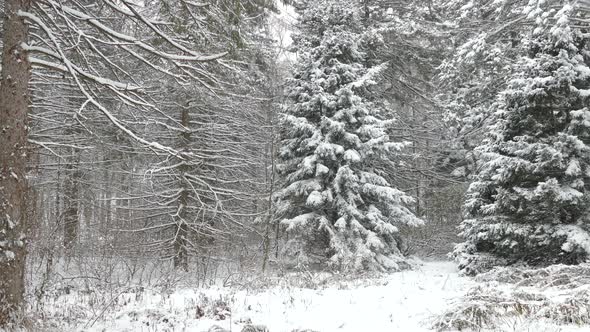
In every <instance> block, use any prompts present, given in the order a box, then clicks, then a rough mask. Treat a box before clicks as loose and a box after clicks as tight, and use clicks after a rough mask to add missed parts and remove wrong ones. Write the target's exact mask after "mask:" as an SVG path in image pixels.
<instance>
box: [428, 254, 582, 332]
mask: <svg viewBox="0 0 590 332" xmlns="http://www.w3.org/2000/svg"><path fill="white" fill-rule="evenodd" d="M476 280H477V281H479V282H481V285H479V286H477V287H475V288H473V289H471V290H470V291H469V292H467V293H466V294H465V295H464V296H463V297H462V298H461V299H460V300H459V301H458V302H456V303H455V304H454V305H453V306H452V307H451V308H450V309H449V310H448V311H447V312H445V313H444V314H443V315H441V316H440V317H438V318H437V319H436V321H435V323H434V328H435V329H436V330H438V331H449V330H452V331H456V330H460V331H462V330H476V331H477V330H482V329H489V330H495V329H496V330H497V329H498V328H499V325H500V324H502V322H503V321H504V320H507V319H513V318H519V319H525V320H531V321H533V320H549V321H551V322H553V323H555V324H564V325H565V324H575V325H580V326H585V325H589V326H590V265H580V266H565V265H555V266H550V267H546V268H542V269H530V268H514V267H508V268H505V267H504V268H497V269H494V270H492V271H490V272H488V273H485V274H482V275H480V276H478V277H477V278H476Z"/></svg>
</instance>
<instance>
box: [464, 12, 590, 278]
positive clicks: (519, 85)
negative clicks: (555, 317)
mask: <svg viewBox="0 0 590 332" xmlns="http://www.w3.org/2000/svg"><path fill="white" fill-rule="evenodd" d="M553 8H555V6H553ZM558 9H559V8H557V9H552V10H550V9H547V10H543V9H542V7H540V6H538V5H535V6H531V7H530V8H528V10H527V13H528V16H529V18H531V19H533V20H534V21H536V22H538V23H539V25H538V26H537V27H536V28H534V32H532V33H531V34H530V35H529V37H528V38H527V39H526V40H525V41H524V43H525V44H526V49H527V50H528V54H527V55H526V56H523V57H522V58H521V59H520V61H518V62H517V63H516V65H515V67H514V71H513V74H512V78H511V80H510V82H509V84H508V87H507V89H506V90H505V91H504V92H503V93H502V94H501V95H500V101H499V102H498V110H497V113H496V115H495V116H496V121H497V122H496V124H495V125H494V126H492V128H491V132H490V134H489V135H488V137H487V140H486V141H485V142H484V143H483V145H482V146H480V147H479V148H478V152H479V153H480V156H481V158H482V159H481V165H480V167H479V169H478V173H477V176H476V178H475V181H474V182H473V183H472V184H471V186H470V188H469V190H468V192H467V201H466V204H465V207H466V217H467V218H466V220H464V221H463V223H462V235H463V236H464V237H465V239H466V241H465V242H464V243H462V244H460V245H458V246H457V247H456V249H455V252H454V255H455V256H456V257H457V258H458V260H459V264H460V267H461V268H462V269H463V270H464V271H465V272H467V273H477V272H479V271H481V270H483V269H485V268H487V267H489V266H490V265H505V264H513V263H516V262H525V263H528V264H533V265H542V264H551V263H566V264H576V263H580V262H582V261H584V260H586V259H587V257H588V253H589V252H590V235H589V234H588V230H590V227H588V226H590V224H589V220H588V195H587V193H586V189H585V188H587V185H586V183H587V181H588V177H589V175H590V167H589V166H590V149H589V147H588V145H587V143H589V142H590V110H589V106H590V100H589V98H590V68H589V66H588V64H589V63H590V62H589V60H590V57H589V55H590V54H589V53H588V49H587V46H586V43H587V40H586V39H585V37H584V36H583V35H582V33H581V32H580V31H579V29H578V28H576V27H574V24H571V22H576V21H575V20H576V17H577V16H576V13H579V12H577V11H576V8H575V7H573V6H571V5H565V6H563V8H561V9H560V10H558Z"/></svg>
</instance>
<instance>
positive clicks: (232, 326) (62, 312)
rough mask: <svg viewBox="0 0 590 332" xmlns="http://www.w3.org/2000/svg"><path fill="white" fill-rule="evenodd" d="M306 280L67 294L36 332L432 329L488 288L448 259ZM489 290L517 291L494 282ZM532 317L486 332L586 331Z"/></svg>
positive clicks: (501, 321)
mask: <svg viewBox="0 0 590 332" xmlns="http://www.w3.org/2000/svg"><path fill="white" fill-rule="evenodd" d="M305 278H307V282H308V286H301V285H300V284H301V282H290V281H289V280H288V278H287V277H284V276H283V277H282V279H277V280H278V281H277V280H275V282H273V283H272V286H268V285H267V286H257V287H250V286H248V285H244V284H241V285H240V284H239V283H234V284H232V285H228V280H225V284H226V285H225V287H224V286H223V285H221V284H220V285H218V286H215V285H213V286H207V287H192V288H191V287H186V286H181V287H174V288H173V289H170V290H167V291H165V292H163V291H162V290H161V289H150V288H141V289H129V288H125V289H122V290H121V291H119V292H114V293H112V294H110V295H106V293H100V292H91V293H83V292H76V291H72V292H70V293H69V294H62V295H59V296H54V297H51V299H47V300H45V301H44V303H43V305H42V307H39V308H38V313H37V314H38V315H39V317H38V318H39V319H40V320H41V321H43V322H44V323H43V324H42V325H43V326H41V325H39V326H38V330H40V331H196V332H199V331H207V330H208V329H210V328H211V327H212V326H214V325H217V326H220V327H222V328H225V329H227V330H230V331H238V332H239V331H241V329H242V328H243V326H244V325H245V324H247V323H251V324H261V325H265V326H266V327H267V328H268V330H269V331H271V332H291V331H319V332H331V331H338V332H362V331H371V332H378V331H383V332H385V331H388V332H391V331H432V330H437V329H438V328H437V322H438V321H439V320H440V319H441V317H442V316H444V314H445V313H447V314H448V313H449V310H450V311H451V314H452V311H453V310H454V309H453V308H455V307H457V305H458V304H461V303H462V301H463V300H462V298H463V296H465V295H466V294H467V293H468V292H469V291H470V290H471V292H473V290H474V289H475V290H476V292H477V289H486V288H485V287H483V288H482V287H481V286H482V285H483V284H482V281H477V280H476V279H474V278H470V277H464V276H460V275H459V273H458V271H457V268H456V265H455V263H453V262H446V261H434V262H419V263H417V264H416V266H415V268H414V269H413V270H407V271H402V272H396V273H391V274H387V275H380V276H372V277H366V278H345V277H343V278H341V279H340V280H339V279H338V278H334V277H333V276H332V277H330V278H326V276H325V275H322V274H312V273H308V274H307V275H305ZM299 281H301V280H299ZM295 284H296V285H298V286H294V285H295ZM478 286H480V288H477V287H478ZM586 286H588V285H581V286H580V287H586ZM487 287H490V288H491V289H495V288H499V289H509V288H510V287H512V288H518V287H519V286H514V285H512V286H508V285H505V284H501V283H498V282H492V283H491V284H490V283H487ZM535 291H536V292H540V293H543V292H549V293H547V294H546V295H547V296H548V298H552V297H554V296H553V294H556V293H551V292H559V290H557V289H554V288H552V287H549V288H545V289H536V290H535ZM587 309H588V308H586V310H587ZM531 317H532V316H529V317H528V318H523V317H521V316H518V315H511V316H507V317H500V318H498V319H497V321H496V322H495V323H494V328H493V329H489V330H490V331H535V332H543V331H564V332H566V331H590V327H588V326H583V325H580V324H579V323H578V324H569V325H568V324H567V323H566V324H564V323H559V322H556V321H549V320H546V319H544V318H535V317H533V318H531ZM438 326H440V325H438ZM447 330H449V329H447ZM451 330H452V329H451ZM486 331H487V330H486Z"/></svg>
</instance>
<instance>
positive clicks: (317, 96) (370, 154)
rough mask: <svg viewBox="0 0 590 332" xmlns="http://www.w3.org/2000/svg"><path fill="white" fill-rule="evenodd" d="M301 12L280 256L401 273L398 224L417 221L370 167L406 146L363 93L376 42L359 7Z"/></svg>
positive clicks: (326, 1)
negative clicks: (394, 137) (393, 135)
mask: <svg viewBox="0 0 590 332" xmlns="http://www.w3.org/2000/svg"><path fill="white" fill-rule="evenodd" d="M298 5H299V6H298V7H299V9H300V14H301V16H300V23H299V28H300V31H299V33H298V34H297V35H295V36H294V38H293V39H294V42H295V45H296V47H298V51H299V55H300V59H299V64H298V68H297V69H296V71H295V75H294V78H293V79H292V80H291V81H290V82H289V83H288V87H287V90H288V96H289V99H290V101H291V102H292V103H291V104H290V105H289V106H288V107H287V108H286V111H285V114H284V116H283V120H282V132H281V135H282V137H281V139H282V141H281V145H282V146H281V149H280V153H279V157H280V158H281V161H282V164H281V165H279V172H280V174H281V175H282V176H283V180H284V187H283V189H282V190H280V191H279V192H278V195H277V197H278V199H279V204H278V211H277V212H278V213H281V214H283V216H284V218H285V219H284V220H283V221H282V222H283V224H284V225H286V226H287V230H288V232H289V233H290V235H291V238H290V241H289V243H288V245H287V249H288V251H289V252H291V253H293V254H296V257H297V258H298V259H299V262H300V263H301V262H302V263H312V262H323V261H325V260H328V261H329V263H330V264H331V265H332V266H333V267H336V268H339V269H361V268H377V269H383V268H386V269H396V268H399V264H398V263H399V262H400V261H402V260H401V259H400V257H401V254H400V251H399V249H398V245H399V243H398V240H399V239H398V237H397V231H398V229H397V227H396V225H398V224H412V225H418V224H420V223H421V221H420V220H419V219H418V218H417V217H415V216H414V215H413V214H412V212H411V211H410V210H409V209H408V208H407V207H406V206H405V205H406V204H408V203H411V202H412V198H411V197H409V196H407V195H406V194H404V193H403V192H402V191H400V190H398V189H396V188H394V187H393V186H392V185H391V184H390V183H388V182H387V181H386V180H385V179H384V177H383V176H382V175H383V171H382V170H380V169H378V167H375V164H376V161H378V160H380V159H383V158H390V157H392V156H393V155H395V153H396V152H397V151H399V150H400V149H402V148H403V146H404V143H400V142H393V141H392V140H391V139H390V137H389V135H388V128H389V127H390V125H391V123H392V120H391V119H387V118H386V116H385V114H383V111H382V110H381V109H379V108H377V107H376V105H375V104H374V103H372V102H371V98H370V91H369V90H368V88H369V86H370V85H372V84H374V83H375V82H374V77H375V76H376V75H377V73H378V72H379V71H380V70H381V68H383V66H380V65H376V64H373V63H371V61H369V59H368V58H369V57H368V56H367V48H368V47H374V46H375V45H378V43H379V41H380V38H379V36H378V35H377V34H374V33H371V31H370V29H369V28H368V27H367V26H366V25H365V24H364V23H365V22H363V19H362V14H361V12H360V8H361V7H359V3H356V2H341V1H333V0H323V1H314V2H311V1H310V2H306V3H304V4H302V3H299V4H298Z"/></svg>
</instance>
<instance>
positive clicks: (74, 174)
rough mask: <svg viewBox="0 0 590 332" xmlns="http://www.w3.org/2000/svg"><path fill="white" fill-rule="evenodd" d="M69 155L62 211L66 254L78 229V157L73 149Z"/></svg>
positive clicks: (74, 240)
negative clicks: (63, 208)
mask: <svg viewBox="0 0 590 332" xmlns="http://www.w3.org/2000/svg"><path fill="white" fill-rule="evenodd" d="M70 157H71V158H70V160H69V161H68V164H67V165H66V181H65V188H64V191H65V200H66V202H65V203H66V210H65V211H64V228H63V231H64V237H63V246H64V249H65V250H66V255H69V254H70V251H71V249H72V248H73V247H74V244H75V243H76V240H78V233H79V229H80V217H79V205H78V202H79V182H80V176H81V172H80V170H79V165H78V160H79V157H78V155H77V152H76V151H75V150H74V149H72V150H71V154H70Z"/></svg>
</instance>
